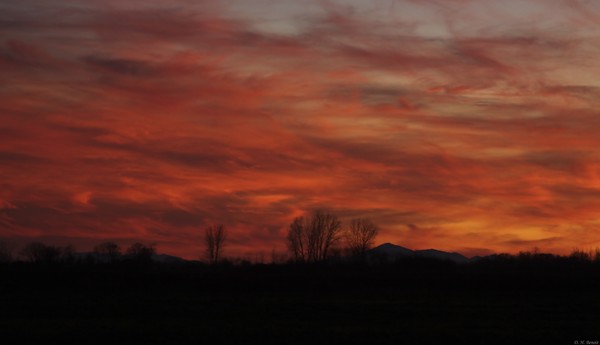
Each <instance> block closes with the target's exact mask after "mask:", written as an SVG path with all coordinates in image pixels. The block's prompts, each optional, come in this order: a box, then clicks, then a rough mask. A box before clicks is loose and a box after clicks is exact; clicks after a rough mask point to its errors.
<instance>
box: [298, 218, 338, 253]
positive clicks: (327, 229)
mask: <svg viewBox="0 0 600 345" xmlns="http://www.w3.org/2000/svg"><path fill="white" fill-rule="evenodd" d="M340 232H341V223H340V221H339V219H338V218H337V216H335V215H333V214H331V213H328V212H325V211H315V212H313V213H312V214H311V215H310V217H297V218H295V219H294V220H293V221H292V223H291V224H290V229H289V232H288V236H287V242H288V248H289V250H290V251H291V253H292V255H293V256H294V259H295V260H296V261H301V262H319V261H324V260H326V259H327V258H328V257H329V255H330V251H331V249H332V247H333V245H334V244H335V243H336V242H337V241H338V240H339V238H340Z"/></svg>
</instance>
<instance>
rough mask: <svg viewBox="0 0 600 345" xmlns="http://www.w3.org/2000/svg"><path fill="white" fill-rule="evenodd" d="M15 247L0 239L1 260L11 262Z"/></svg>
mask: <svg viewBox="0 0 600 345" xmlns="http://www.w3.org/2000/svg"><path fill="white" fill-rule="evenodd" d="M13 250H14V247H13V246H12V244H11V243H9V242H8V241H6V240H3V239H0V262H11V261H12V259H13Z"/></svg>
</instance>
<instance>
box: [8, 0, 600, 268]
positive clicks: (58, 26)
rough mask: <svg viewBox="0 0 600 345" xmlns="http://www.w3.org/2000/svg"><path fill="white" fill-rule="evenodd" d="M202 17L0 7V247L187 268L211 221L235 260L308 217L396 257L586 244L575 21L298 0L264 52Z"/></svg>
mask: <svg viewBox="0 0 600 345" xmlns="http://www.w3.org/2000/svg"><path fill="white" fill-rule="evenodd" d="M207 3H208V2H207ZM213 3H214V2H212V1H211V2H210V4H211V5H210V6H209V5H207V4H205V3H204V2H194V4H192V3H189V2H185V1H182V2H178V3H176V4H169V5H167V4H165V3H163V2H159V1H154V2H143V3H142V2H139V1H126V2H115V3H112V2H110V3H108V5H107V3H106V2H102V4H101V3H100V2H95V1H92V2H89V3H88V4H86V5H85V6H79V7H75V6H73V5H71V4H69V2H66V1H57V2H55V3H53V4H51V5H48V6H47V7H45V8H39V7H35V8H33V7H32V6H33V4H32V3H30V2H28V1H23V2H19V3H18V4H11V5H2V8H1V9H2V11H3V12H4V13H6V14H7V15H6V16H5V17H4V18H3V19H1V20H0V27H2V28H3V34H2V36H1V40H0V68H2V70H3V78H4V80H5V86H4V87H3V88H2V90H1V91H0V120H1V121H0V136H1V137H2V143H1V144H0V177H1V178H2V181H3V182H2V183H3V185H2V187H3V188H2V189H1V190H0V236H2V237H9V238H13V239H15V240H18V241H26V240H29V239H31V238H41V239H45V240H48V241H56V242H72V243H75V244H76V245H79V246H80V247H82V249H85V248H90V247H91V246H92V245H93V244H95V243H97V242H100V241H102V240H104V239H112V240H116V241H122V242H123V243H129V242H132V241H138V240H143V241H148V242H155V243H157V244H158V245H159V248H161V250H164V251H167V252H171V253H174V254H178V255H182V256H185V257H189V258H193V257H198V256H199V255H201V245H202V241H201V236H202V229H203V228H204V227H206V226H208V225H210V224H212V223H215V222H220V223H224V224H225V225H226V227H227V228H228V229H230V232H231V236H230V239H231V243H230V245H229V247H228V250H229V253H230V255H232V256H235V255H246V254H247V253H257V252H270V251H271V250H272V249H274V248H275V249H277V250H283V249H284V248H285V243H284V238H285V232H286V229H287V226H288V224H289V222H290V221H291V220H292V219H293V217H295V216H298V215H301V214H302V213H304V212H307V211H310V210H312V209H314V208H319V207H326V208H330V209H332V210H333V211H335V212H337V213H338V214H339V215H340V216H341V217H342V218H343V219H344V220H348V219H350V218H352V217H371V218H372V219H373V220H374V221H375V222H376V223H378V224H379V225H380V227H381V229H382V232H381V235H380V239H379V240H380V241H382V242H383V241H391V242H396V243H399V244H402V245H405V246H408V247H414V248H415V249H422V248H427V247H434V248H439V249H443V250H457V251H462V252H464V253H466V254H468V255H479V254H486V253H490V252H498V251H508V252H516V251H519V250H528V249H531V248H532V247H539V248H540V249H541V250H549V251H553V252H557V253H566V252H569V251H570V250H571V249H573V248H574V247H589V246H598V245H600V237H599V236H596V235H594V234H595V233H596V231H595V230H596V229H597V227H598V221H597V219H596V216H595V210H596V209H597V206H600V205H599V204H600V199H599V196H600V192H599V191H600V189H599V188H600V182H599V181H600V179H599V176H600V175H599V173H598V169H599V167H600V157H599V156H598V154H597V152H596V151H597V147H598V146H599V145H600V141H599V139H598V136H597V134H596V133H597V132H598V130H599V129H600V122H599V121H598V120H597V119H598V118H599V117H598V114H597V111H596V109H597V107H596V105H597V102H598V101H597V99H598V97H596V96H597V94H598V87H600V85H597V84H596V82H595V81H594V80H593V78H590V77H589V76H591V75H596V73H597V72H598V69H599V67H600V66H598V64H597V62H596V58H595V57H596V56H597V51H596V49H597V48H596V46H597V45H596V44H595V43H597V42H595V41H594V39H592V38H589V39H588V38H585V37H587V36H586V34H587V32H588V30H589V22H590V20H593V19H594V18H595V14H593V13H595V12H594V11H595V10H594V9H592V10H591V11H592V12H590V14H587V15H583V12H584V11H582V10H581V7H582V6H584V5H583V4H581V3H579V2H569V4H563V6H562V7H561V6H559V5H556V6H557V7H556V9H555V11H559V10H562V9H565V10H568V11H569V13H570V14H571V15H570V16H569V17H568V18H564V20H563V19H561V18H560V16H558V15H556V16H555V17H553V16H552V12H551V13H550V14H544V15H542V14H540V13H542V12H539V11H538V9H536V8H528V9H527V11H525V12H531V13H534V14H532V16H535V17H536V18H538V21H536V22H534V23H531V24H530V25H523V22H522V18H520V17H519V18H517V17H515V15H514V14H510V13H508V14H503V18H498V19H497V20H500V19H502V20H503V24H502V25H501V29H498V26H497V25H492V24H490V26H489V27H485V26H484V23H485V22H486V21H487V20H488V19H489V18H488V16H489V13H487V12H486V10H485V9H486V7H485V6H483V7H481V5H477V4H476V3H475V2H468V1H466V2H460V6H463V7H465V11H466V12H464V13H463V14H462V15H460V16H459V14H458V13H457V12H456V11H454V10H452V8H453V6H456V4H448V3H444V4H441V3H440V2H437V1H430V2H419V3H418V4H415V3H414V2H413V4H412V5H411V6H413V7H406V8H407V11H413V10H415V9H414V6H417V7H418V6H421V7H422V9H423V11H426V12H423V13H425V14H422V18H417V19H416V20H413V21H410V22H408V21H406V20H404V19H403V18H401V17H398V18H393V16H394V15H395V13H396V12H394V11H400V8H401V7H402V6H408V2H395V3H394V6H392V8H391V9H387V10H389V11H391V13H389V15H390V16H389V17H382V16H378V15H375V14H373V13H377V12H376V11H371V12H370V11H363V10H364V9H363V8H362V7H361V6H363V5H360V4H358V3H357V4H354V5H351V6H349V7H348V6H346V7H341V6H338V5H335V2H332V3H328V5H327V6H325V7H323V6H321V7H319V4H318V3H317V2H315V4H313V5H314V6H315V8H317V9H320V12H319V11H317V12H315V11H313V10H311V11H308V10H307V12H306V13H300V14H298V13H288V12H285V11H284V9H285V6H283V7H282V9H280V10H281V11H282V13H281V16H282V18H285V19H282V23H280V24H278V25H279V27H280V29H282V32H280V33H279V32H277V30H276V29H273V28H271V29H269V30H259V29H257V28H258V27H259V26H260V25H259V24H261V23H260V21H261V20H263V18H259V17H256V16H252V15H244V13H243V12H239V11H233V10H232V8H230V7H229V6H230V5H231V4H229V5H228V3H223V4H220V5H219V6H213V5H212V4H213ZM532 4H533V5H531V6H534V5H535V3H532ZM239 5H240V6H244V5H243V3H240V4H239ZM488 5H489V6H492V4H491V3H490V4H488ZM231 6H232V5H231ZM290 6H291V5H290ZM377 6H380V5H377ZM444 6H445V7H444ZM486 6H487V5H486ZM515 6H516V5H515ZM290 8H291V7H290ZM415 11H416V10H415ZM369 13H371V14H369ZM415 13H417V12H415ZM418 13H421V12H418ZM59 14H60V15H59ZM555 14H556V13H555ZM578 16H579V17H578ZM299 18H300V19H299ZM390 18H392V19H393V20H391V19H390ZM465 18H468V20H467V21H463V19H465ZM574 18H580V20H579V21H578V20H575V19H574ZM561 21H563V22H561ZM548 23H551V24H552V25H549V24H548ZM559 24H560V25H565V26H566V27H569V28H570V30H568V31H569V32H570V33H569V34H568V35H567V34H557V32H558V31H560V32H562V31H564V30H559V27H558V26H556V25H559ZM498 25H499V24H498ZM283 28H286V30H283ZM432 33H438V34H439V36H432V35H433V34H432ZM584 38H585V39H584Z"/></svg>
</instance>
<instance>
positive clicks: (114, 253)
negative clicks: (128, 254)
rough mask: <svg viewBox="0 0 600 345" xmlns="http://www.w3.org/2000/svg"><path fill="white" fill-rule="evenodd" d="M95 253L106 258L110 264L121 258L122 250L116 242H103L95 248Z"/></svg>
mask: <svg viewBox="0 0 600 345" xmlns="http://www.w3.org/2000/svg"><path fill="white" fill-rule="evenodd" d="M94 253H96V254H99V255H100V256H102V257H104V258H106V260H108V261H109V262H115V261H117V259H119V257H120V256H121V248H120V247H119V245H118V244H116V243H115V242H103V243H100V244H98V245H97V246H95V247H94Z"/></svg>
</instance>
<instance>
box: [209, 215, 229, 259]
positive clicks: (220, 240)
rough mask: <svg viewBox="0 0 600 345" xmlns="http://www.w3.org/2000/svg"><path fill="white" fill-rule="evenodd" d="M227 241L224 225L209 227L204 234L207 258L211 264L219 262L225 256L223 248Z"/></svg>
mask: <svg viewBox="0 0 600 345" xmlns="http://www.w3.org/2000/svg"><path fill="white" fill-rule="evenodd" d="M226 240H227V232H226V231H225V226H223V224H218V225H214V226H209V227H208V228H206V230H205V232H204V243H205V245H206V258H207V259H208V262H210V263H211V264H216V263H217V262H219V260H220V259H221V257H222V256H223V246H224V244H225V241H226Z"/></svg>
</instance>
